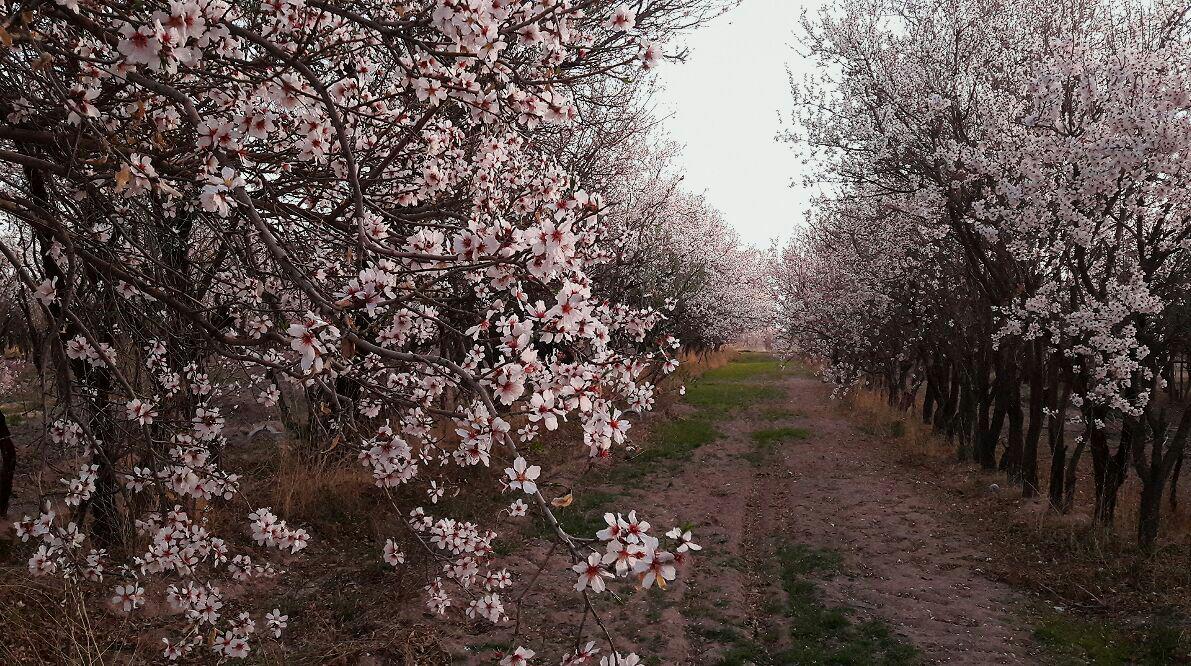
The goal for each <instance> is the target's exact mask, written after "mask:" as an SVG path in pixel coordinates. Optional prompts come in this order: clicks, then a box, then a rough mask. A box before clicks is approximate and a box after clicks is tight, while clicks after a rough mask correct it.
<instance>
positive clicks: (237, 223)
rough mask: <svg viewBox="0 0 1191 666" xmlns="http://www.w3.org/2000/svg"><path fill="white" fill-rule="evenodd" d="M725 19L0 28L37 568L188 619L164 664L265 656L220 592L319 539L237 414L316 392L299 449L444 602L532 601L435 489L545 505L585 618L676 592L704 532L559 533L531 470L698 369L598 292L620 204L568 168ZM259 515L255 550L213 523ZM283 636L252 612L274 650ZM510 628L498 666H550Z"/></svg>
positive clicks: (370, 5) (421, 13)
mask: <svg viewBox="0 0 1191 666" xmlns="http://www.w3.org/2000/svg"><path fill="white" fill-rule="evenodd" d="M716 10H717V3H714V2H704V1H702V0H641V1H638V2H633V3H623V4H622V3H619V2H602V1H601V2H581V3H580V2H569V1H565V0H564V1H554V0H496V1H493V2H476V1H473V0H434V1H417V2H371V1H369V2H361V3H354V4H351V5H343V4H339V3H331V2H320V1H318V0H306V1H303V0H280V1H277V2H267V3H262V4H249V3H228V2H224V1H223V0H178V1H173V2H146V3H137V4H135V5H131V6H130V5H126V4H121V3H111V2H105V1H103V0H79V1H78V2H74V1H71V2H59V3H39V4H37V5H36V6H35V7H33V8H32V9H28V8H24V7H21V8H19V11H16V10H14V11H13V13H11V14H9V15H8V16H7V17H6V20H5V22H4V24H3V25H4V28H3V32H2V33H0V40H3V42H4V48H5V50H6V52H5V55H4V58H3V61H2V64H0V112H3V115H4V118H5V124H4V125H3V126H2V127H0V141H3V143H4V146H5V147H4V148H3V149H0V160H2V161H4V162H5V163H6V164H7V165H9V167H10V168H9V169H8V170H6V171H5V173H4V175H3V182H2V183H0V208H3V211H4V213H3V214H4V224H5V225H6V226H5V229H6V230H11V233H7V232H6V233H5V234H4V235H3V241H2V243H0V254H3V256H4V257H5V258H6V260H7V262H8V264H9V265H10V266H11V267H12V269H13V270H14V271H15V273H16V276H17V279H18V280H19V282H20V283H21V284H22V285H23V288H24V289H25V291H26V293H27V294H28V295H29V297H30V298H31V299H32V301H34V302H35V303H36V308H37V311H36V312H35V313H34V314H33V315H32V316H31V318H32V319H34V320H36V321H35V323H36V324H37V330H38V332H39V334H38V335H37V338H38V339H37V341H36V346H37V347H38V348H39V349H40V350H43V351H44V358H45V359H46V361H45V363H44V365H43V368H42V369H43V374H44V376H45V377H46V378H47V380H48V381H49V383H50V384H51V385H52V386H53V389H54V391H55V394H56V402H55V405H54V414H53V415H52V417H50V418H49V419H48V424H47V436H48V439H49V441H50V442H51V443H52V448H51V449H50V454H51V455H52V456H54V459H55V461H58V462H63V461H69V463H70V464H71V465H73V470H72V471H71V472H70V473H69V474H67V475H66V476H65V477H64V478H63V479H62V485H61V487H60V488H59V489H56V490H49V491H46V492H44V493H42V495H41V496H40V498H39V503H40V505H41V512H40V514H38V515H32V516H26V517H25V518H24V519H23V520H20V521H18V522H17V523H16V529H17V533H18V535H19V537H20V538H21V539H22V540H23V541H26V542H28V544H29V547H30V548H31V549H32V555H31V559H30V560H29V569H30V572H31V573H33V574H34V575H39V576H40V575H57V576H62V577H63V578H64V579H65V580H67V581H69V582H70V584H72V585H78V586H80V587H83V588H86V589H90V590H99V592H96V593H94V594H92V595H91V596H92V597H93V598H99V599H101V600H102V601H103V602H105V603H108V604H109V605H110V606H111V607H114V608H116V609H118V610H119V611H120V612H125V613H132V614H135V613H136V612H138V608H140V607H141V606H142V605H143V604H145V603H146V601H147V600H150V599H157V598H161V599H164V600H166V601H168V602H169V605H170V608H171V609H173V610H174V611H175V614H174V615H173V617H174V618H176V623H175V626H174V627H173V629H174V633H173V635H171V636H170V637H167V639H166V642H165V646H164V656H165V657H167V658H170V659H175V658H180V657H183V656H185V655H188V654H192V653H195V651H196V650H209V651H212V652H213V653H214V654H215V655H217V656H219V657H222V658H242V657H245V656H246V655H248V654H249V652H250V650H251V649H252V648H251V645H252V642H253V641H255V640H256V638H255V634H254V632H255V627H256V622H255V621H254V620H253V618H252V617H250V616H249V615H248V614H247V613H246V612H241V613H239V614H237V603H236V602H235V601H234V600H232V599H231V598H229V597H228V596H227V595H225V594H224V593H223V592H221V589H220V586H221V585H222V584H223V582H225V581H230V580H236V581H244V580H250V579H253V578H258V577H271V576H275V575H278V574H279V573H281V566H282V565H283V563H284V560H285V557H286V556H282V555H281V554H280V553H279V552H278V551H282V552H284V553H286V554H289V555H290V556H292V555H293V554H296V553H299V552H301V551H303V550H305V549H306V548H308V547H312V546H311V544H314V546H313V547H317V535H311V534H309V533H308V532H307V531H306V530H305V529H303V528H302V527H301V526H298V525H291V524H288V523H287V521H286V520H285V519H284V517H282V516H278V515H277V514H276V513H275V512H274V511H273V510H272V509H271V508H269V507H260V506H256V505H252V504H251V501H252V499H251V498H248V497H245V496H244V495H243V494H242V493H241V486H242V481H243V479H242V478H241V477H240V476H238V475H237V474H236V473H233V472H231V471H229V470H228V469H226V468H225V466H224V465H222V459H223V457H224V451H225V450H226V449H227V448H228V447H229V446H234V442H231V441H229V439H228V433H227V432H225V425H226V423H227V418H228V416H229V413H230V411H231V410H232V408H233V407H234V405H235V402H236V401H237V400H238V399H239V397H240V396H242V395H244V394H245V393H247V394H248V395H251V396H252V397H253V398H254V399H255V400H256V401H257V402H258V403H259V404H260V405H262V406H263V407H264V408H266V409H278V410H282V411H284V410H285V408H286V406H287V402H286V395H287V394H293V393H295V392H297V393H300V394H301V395H302V396H304V398H305V400H306V402H307V404H308V410H309V412H310V415H311V418H310V419H309V422H308V424H307V425H306V426H305V428H304V429H303V436H304V437H307V438H318V439H320V441H323V442H329V443H330V445H331V446H335V447H338V446H346V447H353V448H354V449H356V450H357V451H358V456H359V460H360V462H361V463H362V464H363V465H364V466H365V467H366V468H367V469H368V470H369V471H370V472H371V474H372V475H373V477H374V479H375V482H376V484H377V485H378V486H380V487H381V488H383V489H384V490H385V492H386V493H387V495H388V496H389V498H390V500H391V502H392V505H393V507H392V508H393V511H394V512H395V513H396V514H397V515H399V516H400V517H401V519H402V522H403V524H404V525H405V526H406V530H405V532H404V533H402V534H400V535H394V536H393V538H392V539H390V540H389V542H388V543H386V544H385V545H384V546H383V549H382V548H381V547H379V546H378V548H377V551H378V552H377V554H376V556H377V558H378V559H380V558H383V559H384V560H385V561H387V562H389V563H390V564H394V565H396V566H401V565H402V564H403V562H404V561H405V558H406V555H407V553H410V552H412V551H414V550H416V551H418V552H420V553H421V556H423V557H425V558H428V559H430V560H432V561H434V562H436V563H437V566H436V567H435V568H436V569H438V570H440V571H441V572H442V573H441V575H439V576H438V577H436V578H434V579H433V580H430V581H428V585H427V603H428V605H429V607H430V608H431V609H432V610H434V611H436V612H439V613H445V612H447V611H448V609H451V608H454V609H461V610H463V611H465V612H466V613H467V614H468V615H469V616H473V617H477V616H478V617H482V618H484V619H486V620H487V621H491V622H494V623H503V622H504V621H505V619H506V617H507V615H508V611H507V609H506V603H508V604H512V603H514V602H510V601H507V600H506V599H505V598H502V590H503V589H504V588H507V587H508V586H509V585H512V584H516V583H515V582H514V581H512V580H511V576H510V575H509V572H508V571H507V570H506V569H505V568H504V567H503V566H502V565H501V564H500V562H499V558H497V557H496V556H495V554H494V551H493V539H494V538H495V536H496V534H495V532H494V531H493V530H492V529H490V527H488V526H485V525H482V524H478V523H475V522H470V521H464V520H459V519H454V518H452V517H450V516H446V515H434V514H433V511H432V508H433V507H432V506H431V508H430V509H427V508H426V507H427V506H428V505H433V504H434V503H435V502H436V500H437V498H439V497H441V496H442V495H443V493H444V492H445V491H446V489H447V488H446V487H447V486H448V485H450V484H452V483H453V477H451V475H450V474H448V473H447V470H449V469H462V470H469V469H470V470H474V471H475V472H476V474H477V478H484V479H486V483H480V482H474V483H469V484H467V487H468V488H473V489H474V488H479V489H480V491H488V492H490V493H498V492H502V491H503V492H509V493H512V494H513V495H514V496H515V497H517V498H518V499H517V500H516V501H515V502H514V503H513V511H514V512H520V513H525V512H526V511H527V510H528V509H529V507H531V506H532V510H534V511H535V512H537V513H538V514H539V515H540V517H541V518H542V520H544V521H545V522H546V523H547V525H549V527H550V529H551V531H552V533H553V537H554V539H555V540H556V541H557V542H558V543H559V544H560V545H561V547H562V549H563V551H564V552H566V553H567V556H568V557H569V558H570V559H571V560H572V562H573V564H574V565H575V566H577V567H579V566H581V565H582V566H581V570H579V569H576V571H578V572H579V574H580V577H579V581H580V583H581V584H577V585H576V590H577V593H578V594H581V595H582V596H583V597H584V599H585V609H586V610H585V619H586V617H587V616H588V615H589V614H590V615H597V614H598V613H599V612H600V611H598V609H597V605H596V604H595V603H593V601H594V597H596V596H597V595H598V594H599V593H600V592H602V591H603V590H604V588H605V582H604V581H605V580H606V579H609V578H621V579H623V578H631V579H633V580H636V581H637V582H638V584H640V585H643V586H650V585H652V584H655V583H656V584H658V585H659V586H661V585H663V584H664V583H665V582H666V581H669V580H672V579H674V577H675V569H674V566H673V555H672V552H673V551H671V550H668V548H671V547H670V546H667V545H666V544H665V543H664V540H665V539H670V540H672V541H674V544H673V546H672V548H675V549H679V550H681V549H682V548H684V547H686V544H687V542H688V541H689V535H686V536H683V535H682V534H681V533H680V534H679V535H678V537H665V536H661V537H655V536H653V535H652V534H650V533H648V532H647V525H645V524H644V523H643V522H642V521H638V520H637V518H636V517H635V515H634V514H632V513H631V512H628V511H626V512H625V515H628V518H627V519H626V518H623V517H615V516H614V517H613V519H612V520H613V521H614V522H615V526H616V527H617V530H616V532H615V533H610V534H608V535H605V536H596V535H574V534H569V533H567V531H566V530H564V529H563V528H562V527H561V526H560V525H559V523H558V521H557V520H556V519H555V518H554V515H553V513H552V511H551V506H550V502H549V500H548V499H547V498H546V497H545V496H544V495H543V491H542V488H543V487H544V485H543V480H542V479H541V478H540V474H541V470H540V468H539V466H538V465H534V464H532V462H531V461H530V460H528V459H527V458H526V456H527V455H529V454H528V452H527V450H526V446H527V444H529V443H530V442H532V441H534V440H535V438H537V437H538V436H539V435H540V434H541V433H542V432H543V431H549V430H554V429H556V428H557V427H559V423H560V422H561V421H565V420H569V419H570V420H575V421H577V422H578V423H579V424H580V426H581V428H582V430H583V433H584V451H585V453H586V454H588V455H591V456H606V455H610V454H611V453H612V452H613V451H614V450H615V449H616V448H617V447H618V446H619V445H621V444H623V443H624V442H625V438H626V431H627V427H625V426H624V425H623V424H624V422H625V421H624V418H623V417H622V416H621V415H622V412H623V411H629V412H636V413H640V412H644V411H646V410H648V409H649V408H650V407H651V406H652V404H653V402H654V393H655V390H656V388H655V385H656V382H657V381H658V380H659V378H660V377H661V376H662V375H664V374H665V373H666V372H669V371H672V370H673V369H674V367H675V366H676V359H675V352H676V349H677V348H678V346H679V343H678V341H677V339H676V338H673V337H671V336H668V335H665V334H664V333H661V332H660V328H659V327H660V326H661V325H662V323H663V322H664V320H665V315H664V314H663V313H662V312H660V311H659V310H657V309H654V308H652V307H649V306H648V305H646V304H642V303H624V302H619V301H617V300H616V298H615V293H612V292H608V293H605V292H602V291H600V289H601V288H602V287H603V285H601V284H600V283H598V282H597V281H595V280H593V278H592V275H593V272H595V271H598V270H600V267H601V266H603V265H605V264H607V263H608V262H609V261H610V260H612V259H613V258H614V256H615V252H614V251H613V250H612V248H613V247H615V245H614V244H613V243H612V242H611V241H612V238H611V235H612V234H613V230H612V226H611V224H610V221H609V217H608V214H607V213H608V204H607V203H606V199H605V197H604V196H603V195H601V194H600V193H599V192H596V191H592V190H590V189H588V188H587V187H586V186H585V184H584V183H583V182H581V181H580V180H578V179H577V178H575V177H574V176H573V175H572V174H571V173H568V171H567V169H566V167H567V166H568V165H566V164H564V163H561V162H560V161H559V160H558V159H556V158H555V155H556V153H554V152H553V151H551V150H549V149H548V147H549V146H550V145H551V142H552V141H555V140H557V139H556V138H557V137H559V136H562V134H560V133H562V132H563V131H564V130H563V129H561V128H565V127H566V126H568V125H573V124H575V123H577V122H582V119H581V117H580V114H581V111H582V110H583V108H584V105H585V104H586V103H587V102H586V99H587V98H586V97H585V95H587V94H589V93H590V91H592V90H603V91H604V94H606V95H608V96H610V97H612V98H615V96H616V95H618V94H628V93H622V92H618V89H617V85H618V84H617V83H616V82H617V81H624V80H629V79H631V78H633V77H638V76H641V72H643V71H648V70H649V69H651V68H653V67H655V66H657V65H658V64H659V63H660V61H661V60H662V59H663V58H664V57H665V54H666V49H665V47H664V46H663V42H664V40H665V39H666V37H667V36H669V35H671V34H673V32H674V31H676V30H682V29H686V28H689V27H691V26H693V25H695V24H697V23H698V22H699V21H701V20H703V19H704V18H706V17H708V16H710V15H712V14H713V13H714V12H715V11H716ZM625 85H626V86H628V85H629V84H625ZM630 87H631V86H630ZM283 416H284V414H283ZM485 471H488V473H487V475H486V476H485V475H484V472H485ZM459 489H460V488H459V487H458V486H456V487H455V488H453V489H452V490H453V491H458V490H459ZM407 491H411V492H407ZM411 493H412V494H413V495H415V496H420V497H424V498H425V500H418V501H414V502H410V501H409V500H408V498H409V497H410V496H411ZM527 502H528V504H527ZM241 504H243V505H244V506H245V507H246V509H245V510H243V512H242V515H243V516H244V517H246V521H244V522H242V526H243V527H244V528H245V529H244V532H245V533H246V534H247V535H248V536H249V537H250V538H248V539H244V538H240V537H241V535H240V534H238V533H221V532H219V531H218V530H217V529H216V526H215V525H214V523H213V522H212V520H211V515H212V511H215V510H216V509H217V508H219V507H232V506H238V505H241ZM622 523H623V529H622V528H621V525H622ZM643 525H645V526H644V527H642V526H643ZM593 560H595V562H594V563H593ZM543 566H547V564H546V563H543ZM534 579H535V580H536V576H535V577H534ZM533 582H534V581H533V580H530V581H528V582H526V583H525V584H528V585H532V584H533ZM105 591H106V592H105ZM521 598H524V594H522V595H520V596H519V597H518V599H521ZM597 617H598V615H597ZM287 620H288V618H286V617H285V616H283V615H282V614H281V612H280V611H275V612H273V613H270V614H269V615H268V617H265V618H263V623H264V626H266V627H267V628H268V629H269V633H271V634H273V635H274V636H280V634H281V632H282V631H283V630H284V629H285V627H286V623H287ZM581 626H584V625H581ZM598 626H600V627H602V626H604V625H603V623H602V622H599V623H598ZM519 629H520V626H519V625H518V626H517V627H516V628H515V629H514V630H513V631H512V636H511V637H510V648H509V652H508V655H507V656H506V658H505V662H506V663H525V661H526V660H527V659H528V657H529V656H532V651H529V650H528V649H526V648H522V647H519V646H517V645H516V643H517V639H518V630H519ZM601 638H602V639H604V640H606V641H608V642H609V643H610V642H611V637H610V635H609V634H608V633H607V632H606V631H605V632H604V633H603V635H602V636H601ZM594 650H595V648H594V647H589V651H590V652H591V653H592V654H594ZM604 654H606V655H609V656H607V657H605V659H607V660H608V662H609V663H623V661H622V659H621V658H620V657H618V655H617V653H616V652H615V646H613V645H609V646H608V652H606V653H604Z"/></svg>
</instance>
